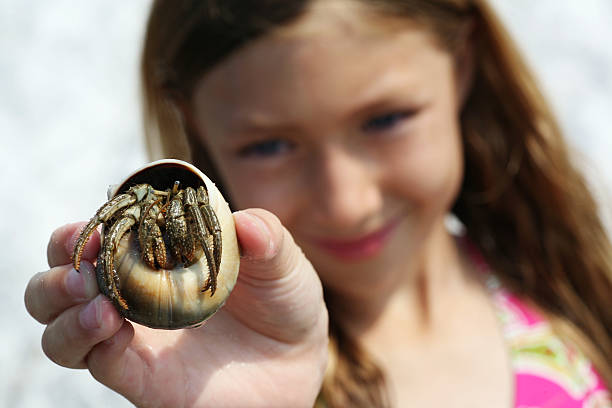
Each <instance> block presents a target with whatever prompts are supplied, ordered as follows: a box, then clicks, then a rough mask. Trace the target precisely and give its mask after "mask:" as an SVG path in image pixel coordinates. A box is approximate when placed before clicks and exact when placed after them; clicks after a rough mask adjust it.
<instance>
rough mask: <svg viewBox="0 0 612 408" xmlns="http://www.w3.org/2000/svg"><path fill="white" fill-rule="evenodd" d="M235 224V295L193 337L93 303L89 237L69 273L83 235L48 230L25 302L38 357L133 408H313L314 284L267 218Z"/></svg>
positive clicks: (318, 345)
mask: <svg viewBox="0 0 612 408" xmlns="http://www.w3.org/2000/svg"><path fill="white" fill-rule="evenodd" d="M234 219H235V224H236V232H237V235H238V240H239V242H240V245H241V248H242V257H241V265H240V274H239V276H238V281H237V282H236V286H235V288H234V291H233V292H232V294H231V296H230V297H229V299H228V301H227V303H226V305H225V306H224V307H223V308H222V309H221V310H220V311H218V312H217V313H216V314H215V315H214V316H213V317H212V318H211V319H210V320H208V321H207V322H206V323H205V324H204V325H203V326H202V327H200V328H197V329H183V330H172V331H166V330H154V329H149V328H147V327H144V326H140V325H137V324H133V323H131V322H129V321H126V320H124V319H123V318H121V317H120V316H119V314H118V313H117V312H116V310H115V309H114V307H113V305H112V303H111V302H110V300H108V299H107V298H106V297H104V296H103V295H101V294H100V293H99V291H98V288H97V284H96V279H95V269H94V266H93V265H92V263H93V261H94V260H95V259H96V256H97V252H98V250H99V247H100V239H99V235H98V234H97V233H95V234H94V236H92V238H91V239H90V241H89V242H88V244H87V246H86V247H85V250H84V254H83V259H84V261H83V262H82V264H81V273H80V274H79V273H77V272H76V271H75V270H74V269H73V267H72V264H71V254H72V248H73V246H74V242H75V240H76V238H77V236H78V233H79V230H80V228H81V227H82V224H81V223H79V224H70V225H66V226H64V227H61V228H59V229H58V230H56V231H55V232H54V233H53V235H52V236H51V240H50V242H49V246H48V250H47V257H48V261H49V266H50V267H51V269H50V270H48V271H46V272H41V273H39V274H37V275H35V276H34V277H33V278H32V279H31V280H30V283H29V284H28V287H27V289H26V292H25V303H26V307H27V309H28V311H29V312H30V314H31V315H32V316H33V317H34V318H35V319H36V320H38V321H39V322H41V323H43V324H45V325H47V327H46V329H45V331H44V334H43V339H42V346H43V350H44V352H45V354H46V355H47V356H48V357H49V358H50V359H51V360H53V361H54V362H56V363H57V364H60V365H63V366H65V367H70V368H88V369H89V370H90V371H91V373H92V375H93V376H94V377H95V378H96V379H97V380H98V381H100V382H101V383H103V384H105V385H107V386H108V387H110V388H112V389H114V390H115V391H117V392H119V393H121V394H122V395H124V396H125V397H126V398H128V399H129V400H130V401H131V402H133V403H134V404H136V405H137V406H139V407H153V406H156V407H157V406H160V407H163V406H172V407H196V406H197V407H200V406H215V407H222V406H266V407H271V406H279V407H286V406H292V407H298V406H312V405H313V402H314V400H315V398H316V395H317V393H318V391H319V388H320V386H321V382H322V378H323V372H324V370H325V366H326V362H327V311H326V309H325V304H324V302H323V296H322V289H321V283H320V281H319V279H318V277H317V275H316V273H315V271H314V269H313V268H312V266H311V265H310V263H309V262H308V260H307V259H306V258H305V257H304V255H303V254H302V252H301V250H300V248H299V247H298V246H297V245H296V244H295V243H294V241H293V238H292V237H291V235H290V234H289V232H288V231H287V230H286V229H285V228H284V227H283V226H282V225H281V224H280V222H279V221H278V219H277V218H276V217H275V216H274V215H272V214H270V213H269V212H267V211H264V210H259V209H251V210H246V211H241V212H238V213H235V214H234Z"/></svg>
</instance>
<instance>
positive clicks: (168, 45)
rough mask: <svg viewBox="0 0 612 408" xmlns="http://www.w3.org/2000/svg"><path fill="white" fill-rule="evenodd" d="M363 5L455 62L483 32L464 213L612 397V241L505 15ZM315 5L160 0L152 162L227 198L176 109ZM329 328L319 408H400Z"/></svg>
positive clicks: (461, 5) (487, 250)
mask: <svg viewBox="0 0 612 408" xmlns="http://www.w3.org/2000/svg"><path fill="white" fill-rule="evenodd" d="M353 1H358V2H361V3H364V4H367V5H370V6H372V8H373V10H378V11H379V12H380V13H383V14H386V13H388V14H389V15H394V16H405V17H406V18H407V19H411V20H413V21H417V22H420V23H423V26H424V27H425V28H426V29H428V30H430V31H431V32H432V33H433V34H434V35H435V36H436V38H437V39H438V41H439V43H440V45H441V46H443V47H445V48H446V49H447V50H448V51H449V52H451V53H454V52H457V51H458V50H457V47H459V46H460V42H459V41H457V39H458V38H461V33H464V32H465V29H466V27H473V32H472V42H473V51H474V77H473V86H472V89H471V91H470V93H469V95H468V96H467V98H466V101H465V105H464V107H463V110H462V112H461V126H462V132H463V139H464V156H465V177H464V181H463V185H462V188H461V191H460V193H459V196H458V197H457V200H456V202H455V205H454V207H453V212H454V213H455V214H456V215H457V216H458V217H459V219H460V220H461V221H462V222H463V223H464V224H465V225H466V227H467V234H468V236H469V238H470V239H471V240H472V241H473V242H474V243H475V244H476V245H477V246H478V248H479V249H480V250H481V251H482V253H483V255H484V256H485V258H486V260H487V261H488V262H489V264H490V265H491V267H492V268H493V270H495V271H496V273H497V274H498V276H499V278H500V279H501V280H502V281H503V283H504V284H505V285H506V286H508V287H509V288H510V289H511V290H512V291H514V292H515V293H516V294H517V295H518V296H521V297H523V298H524V299H525V300H527V301H529V302H531V303H532V304H534V305H535V306H537V307H538V308H539V309H541V310H542V311H543V312H545V313H546V314H547V315H548V316H549V318H550V320H551V322H552V324H553V326H554V327H555V329H556V330H557V331H558V332H559V333H560V334H561V335H562V336H563V337H564V338H565V339H567V340H568V341H571V342H573V343H575V344H576V345H577V346H578V347H579V348H580V349H581V350H582V351H583V352H584V353H585V354H586V355H587V356H588V357H589V358H590V359H591V361H592V362H593V363H594V365H595V366H596V368H597V370H598V372H599V373H600V375H601V376H602V378H603V379H604V381H605V382H606V383H607V384H608V386H609V387H610V388H612V296H611V294H612V246H611V245H610V241H609V239H608V236H607V235H606V232H605V230H604V227H603V225H602V222H601V220H600V218H599V216H598V210H597V206H596V203H595V201H594V199H593V197H592V195H591V193H590V192H589V190H588V188H587V186H586V182H585V180H584V178H583V176H582V175H581V174H580V172H579V171H577V169H576V168H575V167H574V165H573V164H572V162H571V160H570V155H569V152H568V148H567V146H566V145H565V143H564V141H563V138H562V136H561V132H560V130H559V126H558V124H557V122H556V120H555V118H554V117H553V115H552V114H551V112H550V110H549V108H548V106H547V104H546V102H545V101H544V98H543V97H542V95H541V93H540V92H539V90H538V87H537V85H536V82H535V80H534V78H533V76H532V75H531V74H530V72H529V70H528V69H527V67H526V65H525V64H524V63H523V60H522V58H521V57H520V56H519V54H518V52H517V51H516V48H515V46H514V45H513V42H512V41H511V39H510V38H509V37H508V35H507V33H506V31H505V30H504V28H503V26H502V24H501V23H500V21H499V20H498V18H497V17H496V16H495V14H494V12H493V11H492V10H491V8H490V7H489V6H488V5H487V4H486V2H485V1H482V0H436V1H430V0H427V1H426V0H353ZM308 3H310V0H268V1H266V2H261V1H256V0H249V1H247V0H241V1H238V0H208V1H202V0H182V1H176V0H172V1H171V0H157V1H155V3H154V5H153V8H152V11H151V15H150V18H149V22H148V27H147V36H146V41H145V47H144V52H143V57H142V89H143V102H144V118H145V129H146V135H147V138H146V140H147V148H148V151H149V154H150V156H151V157H152V158H160V157H176V158H180V159H184V160H189V161H192V162H193V163H194V164H196V165H197V166H199V167H200V168H202V170H203V171H205V172H206V173H207V174H209V175H210V176H211V177H212V178H213V179H215V178H216V180H215V181H216V182H217V184H219V185H220V186H221V189H223V183H222V180H221V179H220V178H219V177H218V175H217V174H216V171H215V168H214V166H213V164H212V161H211V160H210V158H209V156H208V153H207V151H206V149H205V148H204V147H203V146H202V145H201V144H200V143H196V142H195V138H193V137H191V136H190V135H192V134H193V133H192V132H191V131H190V129H188V128H187V126H186V125H185V122H184V121H183V118H182V117H181V115H180V110H179V109H178V107H179V106H180V105H181V104H188V103H189V101H190V98H191V92H192V90H193V86H194V84H195V81H197V79H198V78H200V77H201V76H202V75H204V74H205V73H206V72H207V70H208V69H210V68H211V67H212V66H214V65H215V64H218V63H219V62H220V61H222V60H223V59H224V58H225V57H226V56H227V55H229V54H230V53H231V52H232V51H234V50H236V49H238V48H240V47H242V46H243V45H244V44H247V43H248V42H249V41H251V40H253V39H254V38H257V37H259V36H262V35H265V33H266V32H267V31H268V30H269V29H271V28H273V27H275V26H278V25H285V24H289V23H290V22H292V21H294V20H295V19H296V18H297V17H299V16H300V15H301V14H302V13H303V11H304V10H305V9H306V6H307V5H308ZM230 199H231V197H230ZM330 322H331V323H330V336H331V340H332V341H331V342H330V344H331V349H330V351H331V359H330V361H331V363H330V367H329V370H328V373H327V375H326V378H325V381H324V384H323V388H322V393H321V396H322V398H320V400H319V402H318V403H319V405H322V406H330V407H332V406H333V407H336V406H349V405H350V406H386V405H388V401H387V399H386V392H385V390H384V375H383V373H382V371H381V370H380V369H379V368H378V367H377V366H376V364H375V363H374V362H373V361H372V359H371V358H370V357H369V356H368V355H367V354H366V353H365V352H364V351H363V350H362V349H361V348H360V347H359V345H358V344H357V343H356V342H355V341H354V340H353V339H351V338H350V336H348V335H347V333H345V331H344V330H343V329H342V327H341V326H340V325H339V324H338V322H337V321H336V319H335V318H334V313H333V310H331V309H330Z"/></svg>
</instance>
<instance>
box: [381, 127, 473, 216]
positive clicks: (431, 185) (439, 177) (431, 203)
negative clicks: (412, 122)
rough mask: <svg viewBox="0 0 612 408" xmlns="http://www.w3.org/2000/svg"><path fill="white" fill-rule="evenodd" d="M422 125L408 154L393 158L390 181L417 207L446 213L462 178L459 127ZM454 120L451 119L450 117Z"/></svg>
mask: <svg viewBox="0 0 612 408" xmlns="http://www.w3.org/2000/svg"><path fill="white" fill-rule="evenodd" d="M446 118H447V119H446V120H436V118H435V117H434V116H433V115H432V117H431V120H429V121H425V122H424V123H422V128H421V129H420V131H419V132H418V135H415V136H416V137H415V140H413V143H412V146H411V148H410V149H409V151H408V152H406V154H404V155H402V156H401V157H400V156H399V155H394V157H393V160H392V161H391V162H390V164H391V165H392V166H393V167H394V173H395V174H396V175H397V176H396V177H393V178H392V179H391V181H390V182H391V183H393V184H394V188H395V189H396V190H399V191H400V192H401V193H400V194H401V195H402V196H404V197H406V198H407V199H408V200H410V202H411V203H412V204H413V205H414V206H418V207H422V208H430V209H432V210H435V211H440V210H441V211H443V212H446V211H448V210H449V209H450V207H451V206H452V203H453V201H454V198H455V196H456V194H457V193H458V191H459V188H460V185H461V179H462V177H463V155H462V147H461V138H460V132H459V127H458V124H457V123H455V122H454V121H453V120H449V119H448V116H447V117H446ZM451 118H452V116H451Z"/></svg>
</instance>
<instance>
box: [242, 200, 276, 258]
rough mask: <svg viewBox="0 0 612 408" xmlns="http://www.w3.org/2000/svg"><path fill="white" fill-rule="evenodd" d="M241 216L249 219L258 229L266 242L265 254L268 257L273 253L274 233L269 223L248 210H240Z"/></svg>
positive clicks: (254, 227)
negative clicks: (271, 231)
mask: <svg viewBox="0 0 612 408" xmlns="http://www.w3.org/2000/svg"><path fill="white" fill-rule="evenodd" d="M239 214H240V216H241V217H245V218H246V219H247V220H248V223H249V224H250V226H251V227H252V228H253V229H254V230H256V231H257V232H258V233H259V234H260V237H261V240H262V241H263V242H265V243H266V244H265V245H266V250H265V256H266V258H267V257H268V256H269V255H270V254H271V253H272V246H273V243H272V234H271V233H270V229H269V228H268V225H267V224H266V223H265V222H264V221H263V220H262V219H261V218H259V217H258V216H256V215H253V214H250V213H248V212H246V211H239Z"/></svg>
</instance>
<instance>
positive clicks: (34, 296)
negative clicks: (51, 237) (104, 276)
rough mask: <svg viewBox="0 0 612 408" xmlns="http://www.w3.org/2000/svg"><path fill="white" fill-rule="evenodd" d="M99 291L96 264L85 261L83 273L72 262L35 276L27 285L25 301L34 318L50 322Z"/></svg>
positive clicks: (82, 268)
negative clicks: (75, 268) (94, 265)
mask: <svg viewBox="0 0 612 408" xmlns="http://www.w3.org/2000/svg"><path fill="white" fill-rule="evenodd" d="M97 294H99V291H98V284H97V283H96V275H95V271H94V267H93V265H92V264H90V263H89V262H87V261H84V262H82V263H81V273H78V272H77V271H76V270H74V268H73V267H72V265H62V266H56V267H54V268H51V269H50V270H48V271H46V272H40V273H38V274H36V275H34V276H33V277H32V279H30V282H29V283H28V286H27V287H26V290H25V295H24V301H25V306H26V309H27V310H28V312H29V313H30V314H31V315H32V317H33V318H34V319H36V320H38V321H39V322H40V323H43V324H47V323H49V322H50V321H51V320H53V319H54V318H55V317H56V316H57V315H59V314H60V313H62V312H63V311H64V310H66V309H67V308H69V307H72V306H74V305H76V304H78V303H82V302H85V301H87V300H89V299H93V298H94V297H96V295H97Z"/></svg>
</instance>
